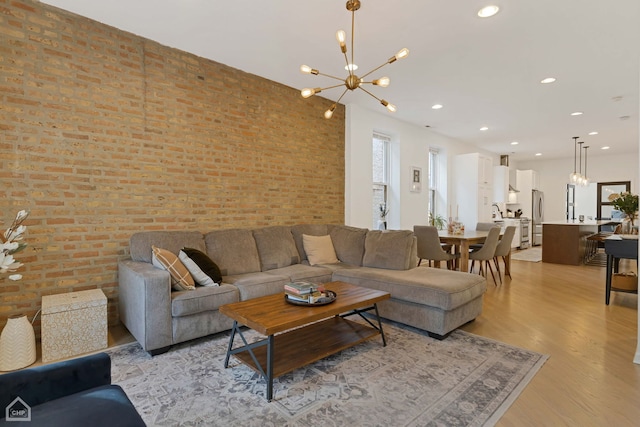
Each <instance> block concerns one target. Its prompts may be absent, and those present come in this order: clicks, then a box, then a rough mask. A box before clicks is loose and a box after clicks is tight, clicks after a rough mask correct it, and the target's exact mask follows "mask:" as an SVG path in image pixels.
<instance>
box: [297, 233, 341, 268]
mask: <svg viewBox="0 0 640 427" xmlns="http://www.w3.org/2000/svg"><path fill="white" fill-rule="evenodd" d="M302 242H303V245H304V251H305V252H306V254H307V258H308V259H309V264H310V265H318V264H336V263H338V262H340V261H339V260H338V257H337V256H336V250H335V249H334V248H333V242H332V241H331V236H329V235H326V236H309V235H307V234H303V235H302Z"/></svg>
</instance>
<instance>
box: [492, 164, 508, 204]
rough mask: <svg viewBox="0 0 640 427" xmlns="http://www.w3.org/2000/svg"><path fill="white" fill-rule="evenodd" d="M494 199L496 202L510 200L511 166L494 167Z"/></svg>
mask: <svg viewBox="0 0 640 427" xmlns="http://www.w3.org/2000/svg"><path fill="white" fill-rule="evenodd" d="M493 201H494V202H496V203H507V202H509V167H508V166H502V165H499V166H494V167H493Z"/></svg>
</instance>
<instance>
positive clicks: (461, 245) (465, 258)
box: [438, 230, 511, 272]
mask: <svg viewBox="0 0 640 427" xmlns="http://www.w3.org/2000/svg"><path fill="white" fill-rule="evenodd" d="M488 234H489V231H484V230H465V231H464V233H462V234H458V233H453V232H449V231H448V230H439V231H438V236H439V237H440V243H446V244H449V245H453V248H454V251H455V253H459V254H460V258H459V259H458V261H459V262H458V263H457V264H458V269H459V270H460V271H465V272H468V271H469V247H470V246H471V245H472V244H477V243H484V241H485V239H486V238H487V235H488ZM510 255H511V252H509V256H507V258H506V262H507V263H509V264H510V261H511V256H510ZM509 264H508V266H509V267H510V265H509ZM507 271H508V270H507Z"/></svg>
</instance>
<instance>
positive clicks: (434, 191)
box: [428, 148, 439, 218]
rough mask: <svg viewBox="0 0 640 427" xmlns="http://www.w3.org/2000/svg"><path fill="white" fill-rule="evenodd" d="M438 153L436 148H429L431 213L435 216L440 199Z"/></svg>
mask: <svg viewBox="0 0 640 427" xmlns="http://www.w3.org/2000/svg"><path fill="white" fill-rule="evenodd" d="M438 155H439V151H438V150H437V149H435V148H430V149H429V207H428V209H429V213H430V214H431V216H432V217H433V218H435V217H436V214H437V212H438V211H437V208H438V206H437V200H438Z"/></svg>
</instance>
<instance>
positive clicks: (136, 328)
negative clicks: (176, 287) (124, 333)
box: [118, 260, 173, 352]
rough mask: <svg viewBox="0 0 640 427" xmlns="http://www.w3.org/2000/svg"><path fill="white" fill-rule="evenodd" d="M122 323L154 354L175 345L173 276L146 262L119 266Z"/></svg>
mask: <svg viewBox="0 0 640 427" xmlns="http://www.w3.org/2000/svg"><path fill="white" fill-rule="evenodd" d="M118 282H119V308H120V320H121V321H122V323H123V324H124V325H125V326H126V327H127V329H128V330H129V332H131V334H132V335H133V336H134V337H135V338H136V340H137V341H138V342H139V343H140V345H142V348H143V349H144V350H145V351H149V352H151V351H153V350H158V349H162V348H164V347H168V346H170V345H171V344H173V329H172V324H171V277H170V276H169V272H168V271H165V270H161V269H159V268H156V267H154V266H153V265H151V264H149V263H147V262H140V261H132V260H122V261H120V262H119V263H118Z"/></svg>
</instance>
